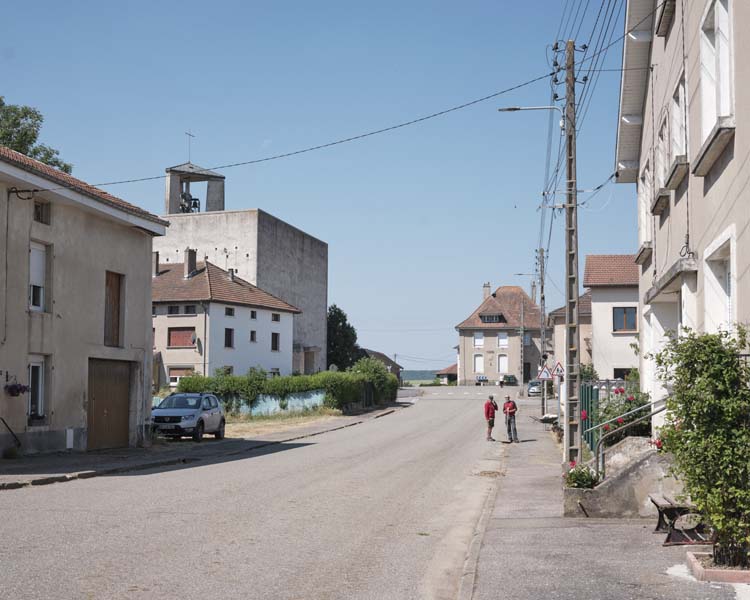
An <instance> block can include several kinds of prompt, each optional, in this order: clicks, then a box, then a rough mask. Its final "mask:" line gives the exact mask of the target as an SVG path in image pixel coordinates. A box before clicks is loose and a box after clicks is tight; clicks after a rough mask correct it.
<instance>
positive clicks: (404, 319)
mask: <svg viewBox="0 0 750 600" xmlns="http://www.w3.org/2000/svg"><path fill="white" fill-rule="evenodd" d="M577 2H578V0H571V2H570V3H569V2H567V0H566V1H565V2H563V1H562V0H559V1H558V0H534V1H528V2H523V3H520V2H510V1H503V2H490V1H477V2H471V3H465V2H464V3H458V2H444V1H430V2H428V1H412V2H408V3H405V2H403V1H402V2H392V1H381V2H377V3H359V2H355V3H353V2H343V1H342V2H338V1H334V2H320V3H309V2H284V3H280V2H275V3H268V2H262V3H261V2H254V1H251V2H224V1H217V2H214V3H211V4H210V5H207V4H206V3H205V2H201V3H198V2H192V1H183V2H179V3H178V2H158V3H157V2H138V1H132V2H128V3H117V4H116V3H101V2H99V3H98V2H82V1H81V2H68V3H60V2H48V1H45V2H36V3H20V2H15V3H10V4H9V5H8V6H6V7H5V8H4V14H3V26H2V29H3V32H2V34H3V35H2V41H1V42H0V60H1V61H2V71H3V80H4V82H5V86H4V88H3V91H2V92H1V93H2V94H3V95H4V96H5V98H6V101H7V102H10V103H19V104H29V105H32V106H35V107H37V108H39V109H40V110H41V111H42V112H43V113H44V115H45V118H46V121H45V125H44V128H43V132H42V141H44V142H45V143H48V144H50V145H52V146H54V147H56V148H58V149H59V150H60V152H61V155H62V156H63V158H64V159H66V160H68V161H70V162H72V163H73V164H74V166H75V167H74V175H76V176H77V177H80V178H82V179H84V180H86V181H89V182H91V183H100V182H106V181H112V180H120V179H129V178H136V177H147V176H152V175H160V174H163V172H164V168H165V167H167V166H170V165H173V164H177V163H180V162H183V161H185V160H186V159H187V144H186V136H185V135H184V132H185V131H187V130H188V128H190V129H191V130H192V131H193V133H194V134H195V135H196V138H195V140H194V142H193V152H192V158H193V161H194V162H195V163H197V164H199V165H201V166H204V167H212V166H215V165H221V164H226V163H232V162H237V161H243V160H252V159H256V158H261V157H263V156H267V155H271V154H278V153H282V152H287V151H292V150H296V149H298V148H303V147H306V146H311V145H316V144H319V143H325V142H328V141H332V140H335V139H339V138H343V137H349V136H351V135H356V134H358V133H362V132H366V131H369V130H373V129H379V128H381V127H385V126H388V125H392V124H395V123H399V122H402V121H406V120H410V119H412V118H415V117H419V116H422V115H424V114H428V113H432V112H435V111H438V110H442V109H444V108H448V107H450V106H454V105H458V104H461V103H463V102H466V101H469V100H472V99H475V98H479V97H482V96H485V95H488V94H491V93H493V92H495V91H498V90H501V89H503V88H506V87H509V86H511V85H515V84H517V83H521V82H523V81H526V80H528V79H531V78H533V77H536V76H539V75H543V74H545V73H547V72H549V70H550V68H549V65H548V55H549V54H548V46H549V44H551V43H552V42H553V41H554V39H555V35H556V32H557V31H558V28H559V27H560V19H561V15H562V14H563V7H564V6H565V5H568V4H571V5H577ZM580 3H581V9H583V7H584V5H585V6H587V7H588V10H587V11H586V13H585V15H584V13H583V11H582V12H581V13H580V14H581V17H582V18H579V21H582V25H581V29H580V35H579V37H578V39H579V41H580V43H585V42H588V41H589V40H588V37H589V34H590V32H591V29H592V25H593V23H594V19H595V17H596V12H597V10H598V7H599V5H600V4H601V2H598V1H592V2H584V1H583V0H580ZM616 4H618V5H622V4H624V1H623V0H616ZM589 5H590V6H589ZM617 16H618V19H617V26H616V29H615V31H616V33H615V34H614V35H615V37H619V36H620V35H621V33H622V12H620V13H619V15H617ZM614 18H615V17H613V20H614ZM29 26H31V28H29ZM573 29H577V26H575V27H574V25H573V20H572V18H571V20H570V25H569V27H568V31H570V30H573ZM563 31H565V28H563ZM620 57H621V48H620V46H619V45H617V46H615V47H613V48H612V49H611V50H610V52H609V54H608V55H607V56H606V59H605V62H604V64H601V65H599V66H600V68H602V67H606V68H618V67H619V66H620V64H619V63H620ZM559 93H560V95H561V96H562V95H564V89H563V87H560V88H559ZM618 93H619V73H616V72H602V73H601V74H600V79H599V81H598V84H597V86H596V88H595V89H594V92H593V96H592V101H591V105H590V110H589V113H588V114H587V116H586V119H585V121H584V124H583V127H582V131H581V135H580V137H579V139H578V150H579V162H578V167H579V168H578V176H579V187H583V188H590V187H593V186H595V185H597V184H599V183H601V182H602V181H604V180H605V179H606V178H607V177H608V176H609V175H610V174H611V173H612V171H613V169H614V143H615V134H616V121H617V99H618ZM548 102H549V84H548V82H547V81H542V82H539V83H537V84H534V85H531V86H528V87H525V88H523V89H521V90H518V91H516V92H513V93H510V94H507V95H505V96H502V97H500V98H496V99H494V100H490V101H487V102H483V103H480V104H477V105H474V106H472V107H470V108H467V109H465V110H462V111H458V112H454V113H451V114H449V115H446V116H443V117H440V118H436V119H432V120H430V121H427V122H424V123H421V124H417V125H414V126H411V127H406V128H403V129H399V130H397V131H394V132H390V133H385V134H382V135H379V136H375V137H371V138H368V139H365V140H362V141H357V142H353V143H349V144H344V145H341V146H337V147H334V148H330V149H326V150H322V151H318V152H313V153H309V154H305V155H302V156H298V157H293V158H289V159H282V160H278V161H273V162H268V163H263V164H260V165H255V166H246V167H238V168H233V169H228V170H226V171H224V174H225V175H226V177H227V182H226V189H227V207H228V208H230V209H241V208H254V207H259V208H263V209H264V210H267V211H268V212H270V213H272V214H274V215H276V216H278V217H280V218H282V219H285V220H287V221H288V222H290V223H292V224H293V225H295V226H297V227H299V228H301V229H304V230H305V231H308V232H309V233H311V234H312V235H315V236H316V237H319V238H321V239H323V240H325V241H326V242H328V244H329V259H330V262H329V281H330V286H329V302H331V303H336V304H338V305H339V306H341V307H342V308H343V309H344V310H345V311H346V312H347V313H348V315H349V318H350V320H351V322H352V323H353V324H354V325H355V327H356V328H357V329H358V331H359V339H360V343H361V344H362V345H364V346H366V347H370V348H373V349H378V350H381V351H383V352H386V353H388V354H391V355H393V354H394V353H396V354H398V355H399V362H400V363H401V364H403V365H404V366H406V367H407V368H442V367H444V366H447V365H448V364H450V363H451V362H453V359H454V353H453V350H452V347H453V346H454V345H455V344H456V340H457V337H456V336H457V334H456V332H455V330H454V329H453V328H454V326H455V325H456V324H457V323H458V322H460V321H461V320H463V319H464V318H465V317H466V316H468V314H470V313H471V312H472V310H473V309H474V308H475V307H476V305H477V304H478V303H479V301H480V300H481V287H482V283H483V282H484V281H490V282H491V283H492V285H493V287H494V286H497V285H503V284H506V285H507V284H520V285H524V286H526V287H527V289H528V285H529V281H530V278H529V277H516V276H514V275H513V274H514V273H518V272H532V271H533V268H534V255H533V253H534V248H535V246H536V244H537V236H538V231H539V213H538V212H537V206H538V204H539V201H540V199H541V195H540V194H541V191H542V187H543V177H544V166H545V161H544V157H545V149H546V138H547V116H546V114H545V113H541V112H539V113H531V112H527V113H513V114H499V113H497V111H496V108H497V107H498V106H504V105H505V106H507V105H543V104H548ZM163 188H164V182H163V181H161V180H157V181H151V182H143V183H134V184H126V185H120V186H114V187H111V188H108V189H109V191H110V192H112V193H114V194H116V195H118V196H120V197H122V198H125V199H126V200H128V201H130V202H133V203H135V204H138V205H140V206H143V207H144V208H146V209H148V210H151V211H154V212H157V213H161V212H162V206H163V196H164V189H163ZM583 198H585V196H584V197H582V199H583ZM579 218H580V228H581V237H580V249H581V253H582V255H584V254H586V253H620V252H633V251H634V250H635V246H636V237H637V231H636V215H635V201H634V189H633V188H632V186H628V185H609V186H607V187H606V188H604V189H603V190H602V191H601V192H600V193H599V194H598V195H597V196H596V198H595V199H593V200H592V202H591V206H590V207H587V208H585V209H582V210H581V211H580V217H579ZM562 243H563V238H562V219H558V220H556V221H555V224H554V228H553V235H552V245H551V251H550V264H549V274H550V279H551V281H548V294H547V298H548V306H549V308H550V309H552V308H556V307H557V306H559V305H560V304H561V303H562V302H563V297H562V294H561V293H560V292H559V291H558V290H557V289H555V287H556V286H557V287H561V286H562V283H563V279H564V276H563V263H562ZM406 357H413V358H406Z"/></svg>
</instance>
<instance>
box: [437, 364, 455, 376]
mask: <svg viewBox="0 0 750 600" xmlns="http://www.w3.org/2000/svg"><path fill="white" fill-rule="evenodd" d="M435 375H458V363H453V364H452V365H451V366H450V367H445V369H443V370H442V371H438V372H437V373H435Z"/></svg>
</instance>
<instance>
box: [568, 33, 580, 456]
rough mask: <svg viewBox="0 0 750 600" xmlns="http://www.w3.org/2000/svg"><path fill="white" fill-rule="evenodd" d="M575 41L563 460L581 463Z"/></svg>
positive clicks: (571, 58)
mask: <svg viewBox="0 0 750 600" xmlns="http://www.w3.org/2000/svg"><path fill="white" fill-rule="evenodd" d="M575 52H576V47H575V42H574V41H573V40H568V41H567V43H566V45H565V73H566V74H565V88H566V90H565V104H566V107H565V135H566V138H567V139H566V152H567V170H566V172H567V179H566V185H567V202H566V204H565V332H566V340H567V348H566V351H565V359H566V360H565V390H566V398H565V417H564V418H565V429H564V437H565V439H564V442H565V459H566V460H567V461H576V463H578V462H580V461H581V456H582V455H581V412H580V408H581V405H580V398H579V374H580V352H579V345H580V338H581V334H580V328H579V321H578V194H577V187H578V182H577V177H576V77H575Z"/></svg>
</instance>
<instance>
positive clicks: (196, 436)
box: [193, 421, 203, 442]
mask: <svg viewBox="0 0 750 600" xmlns="http://www.w3.org/2000/svg"><path fill="white" fill-rule="evenodd" d="M202 440H203V421H198V424H197V425H196V426H195V429H194V430H193V441H194V442H200V441H202Z"/></svg>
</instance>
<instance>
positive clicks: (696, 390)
mask: <svg viewBox="0 0 750 600" xmlns="http://www.w3.org/2000/svg"><path fill="white" fill-rule="evenodd" d="M747 342H748V337H747V330H746V329H745V328H744V327H742V326H737V328H736V331H735V332H734V333H731V334H730V333H728V332H725V331H720V332H719V333H707V334H698V333H695V332H693V331H689V330H686V331H685V333H684V334H683V335H682V336H681V337H679V338H678V337H672V338H671V339H670V341H669V342H668V343H667V344H666V346H665V347H664V349H663V350H662V351H661V352H659V353H658V354H656V355H655V359H656V365H657V368H658V370H659V375H660V376H661V378H662V380H663V381H664V382H665V383H666V384H667V385H671V394H670V396H669V397H668V398H667V411H668V412H667V418H666V424H665V426H664V427H663V428H662V429H661V431H660V436H661V441H662V443H663V448H664V449H666V450H667V451H668V452H671V453H672V455H673V456H674V470H675V473H676V474H677V475H678V476H679V477H680V479H682V481H683V483H684V485H685V491H686V492H687V493H688V494H689V496H690V499H691V500H692V502H693V503H694V504H695V505H696V507H697V508H698V510H699V511H700V512H701V513H702V514H703V516H704V517H705V518H706V519H707V520H708V522H709V523H710V525H711V526H712V527H713V530H714V534H715V537H714V539H713V546H714V548H713V550H714V552H713V554H714V562H715V563H716V564H718V565H726V566H732V567H743V568H748V567H750V556H749V554H748V553H749V552H750V489H749V487H748V482H750V365H748V362H747V361H746V360H745V357H746V356H747V355H746V354H745V353H746V352H747Z"/></svg>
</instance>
